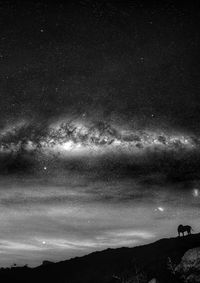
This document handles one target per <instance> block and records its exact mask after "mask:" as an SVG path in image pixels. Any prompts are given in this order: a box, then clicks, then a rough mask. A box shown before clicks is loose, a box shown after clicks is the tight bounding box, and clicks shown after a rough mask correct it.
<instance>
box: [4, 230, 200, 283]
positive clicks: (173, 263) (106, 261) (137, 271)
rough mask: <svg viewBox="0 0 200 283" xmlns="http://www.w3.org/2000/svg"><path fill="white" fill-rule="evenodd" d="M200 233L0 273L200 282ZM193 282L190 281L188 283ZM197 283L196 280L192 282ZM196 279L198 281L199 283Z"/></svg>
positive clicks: (72, 282) (81, 280)
mask: <svg viewBox="0 0 200 283" xmlns="http://www.w3.org/2000/svg"><path fill="white" fill-rule="evenodd" d="M199 266H200V234H194V235H190V236H186V237H181V238H178V237H177V238H170V239H162V240H159V241H157V242H155V243H152V244H148V245H144V246H139V247H134V248H118V249H107V250H104V251H101V252H95V253H92V254H89V255H86V256H83V257H79V258H74V259H70V260H66V261H62V262H58V263H51V264H44V265H41V266H39V267H36V268H32V269H31V268H28V267H15V268H7V269H5V268H4V269H1V270H0V278H1V279H0V281H1V282H20V283H22V282H29V283H31V282H37V283H39V282H59V283H64V282H65V283H68V282H69V283H116V282H118V283H119V282H121V283H122V282H123V283H135V282H137V283H146V282H160V283H169V282H170V283H173V282H177V283H178V282H194V283H195V282H200V281H198V280H199V278H200V275H199V274H200V273H199V271H198V270H199ZM188 280H190V281H188ZM191 280H193V281H191ZM195 280H196V281H195Z"/></svg>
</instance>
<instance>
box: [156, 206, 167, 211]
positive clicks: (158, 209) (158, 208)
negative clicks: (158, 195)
mask: <svg viewBox="0 0 200 283" xmlns="http://www.w3.org/2000/svg"><path fill="white" fill-rule="evenodd" d="M154 210H155V211H160V212H163V211H164V210H165V209H164V208H163V207H161V206H159V207H157V208H155V209H154Z"/></svg>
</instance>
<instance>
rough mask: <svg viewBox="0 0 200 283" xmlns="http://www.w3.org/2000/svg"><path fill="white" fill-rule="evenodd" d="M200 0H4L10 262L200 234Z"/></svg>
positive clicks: (3, 171) (2, 86)
mask: <svg viewBox="0 0 200 283" xmlns="http://www.w3.org/2000/svg"><path fill="white" fill-rule="evenodd" d="M199 19H200V10H199V8H198V5H197V1H188V2H187V3H181V4H180V3H175V1H162V3H161V1H148V4H147V3H146V2H145V1H141V0H140V1H139V0H138V1H137V0H136V1H110V0H107V1H106V0H102V1H96V0H94V1H92V0H81V1H76V2H75V1H67V3H64V2H63V1H54V2H52V1H51V3H50V1H38V0H36V1H11V0H7V1H0V27H1V28H0V99H1V100H0V102H1V103H0V225H1V229H0V253H1V257H0V266H10V265H12V264H14V263H16V264H17V265H22V264H28V265H30V266H36V265H39V264H40V263H41V262H42V261H43V260H51V261H59V260H63V259H67V258H71V257H74V256H80V255H84V254H88V253H89V252H92V251H96V250H102V249H105V248H108V247H110V248H114V247H121V246H130V247H132V246H136V245H141V244H145V243H150V242H152V241H155V240H157V239H160V238H162V237H172V236H176V235H177V230H176V229H177V225H178V224H181V223H182V224H189V225H191V226H192V227H193V229H194V230H195V232H199V231H200V226H199V217H200V212H199V207H200V130H199V124H200V96H199V90H200V82H199V75H200V67H199V59H200V55H199V47H200V36H199V28H198V26H200V25H199V24H200V23H199Z"/></svg>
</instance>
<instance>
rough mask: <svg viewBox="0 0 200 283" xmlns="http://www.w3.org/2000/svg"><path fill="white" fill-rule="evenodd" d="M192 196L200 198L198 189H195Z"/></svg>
mask: <svg viewBox="0 0 200 283" xmlns="http://www.w3.org/2000/svg"><path fill="white" fill-rule="evenodd" d="M192 194H193V196H194V197H198V196H199V190H198V189H193V192H192Z"/></svg>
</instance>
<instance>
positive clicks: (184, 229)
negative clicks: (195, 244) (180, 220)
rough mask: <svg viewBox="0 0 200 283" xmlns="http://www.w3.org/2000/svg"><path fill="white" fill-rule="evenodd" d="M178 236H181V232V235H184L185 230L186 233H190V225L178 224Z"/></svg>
mask: <svg viewBox="0 0 200 283" xmlns="http://www.w3.org/2000/svg"><path fill="white" fill-rule="evenodd" d="M177 230H178V236H179V237H180V236H181V233H182V235H183V236H184V232H187V234H188V235H190V234H191V230H192V227H191V226H189V225H186V226H183V225H182V224H181V225H179V226H178V229H177Z"/></svg>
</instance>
